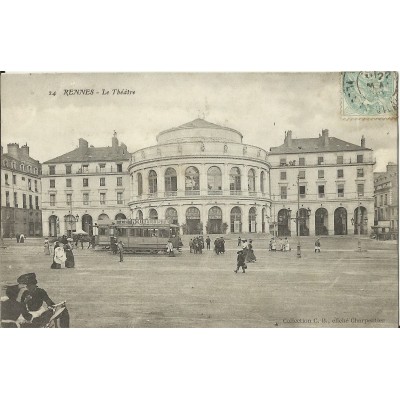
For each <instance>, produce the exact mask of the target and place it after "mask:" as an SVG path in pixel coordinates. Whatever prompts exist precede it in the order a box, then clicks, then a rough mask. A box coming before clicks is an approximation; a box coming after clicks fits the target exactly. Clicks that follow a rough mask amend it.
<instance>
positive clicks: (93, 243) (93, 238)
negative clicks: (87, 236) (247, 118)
mask: <svg viewBox="0 0 400 400" xmlns="http://www.w3.org/2000/svg"><path fill="white" fill-rule="evenodd" d="M91 240H92V249H94V248H96V236H94V235H92V237H91Z"/></svg>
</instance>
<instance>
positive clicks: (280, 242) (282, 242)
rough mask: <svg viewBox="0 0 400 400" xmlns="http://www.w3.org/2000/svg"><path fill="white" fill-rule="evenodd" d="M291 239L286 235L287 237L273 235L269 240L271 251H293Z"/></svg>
mask: <svg viewBox="0 0 400 400" xmlns="http://www.w3.org/2000/svg"><path fill="white" fill-rule="evenodd" d="M291 250H292V249H291V247H290V243H289V239H288V238H287V237H285V239H282V238H277V237H275V236H272V238H271V239H270V241H269V251H291Z"/></svg>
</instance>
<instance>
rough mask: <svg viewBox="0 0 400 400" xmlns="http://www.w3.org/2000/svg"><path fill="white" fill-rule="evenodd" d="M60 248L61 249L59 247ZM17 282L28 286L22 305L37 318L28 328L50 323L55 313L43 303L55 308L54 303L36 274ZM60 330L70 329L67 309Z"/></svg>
mask: <svg viewBox="0 0 400 400" xmlns="http://www.w3.org/2000/svg"><path fill="white" fill-rule="evenodd" d="M58 248H60V247H58ZM17 282H18V283H19V284H21V285H26V289H27V290H25V291H24V292H23V293H22V296H21V303H23V304H25V307H26V309H27V311H29V312H31V313H32V312H35V315H38V316H37V317H34V318H32V323H31V324H27V325H26V326H28V327H32V328H41V327H43V326H45V325H46V323H48V322H49V320H50V318H51V317H52V316H53V311H52V310H49V309H48V307H44V305H43V303H46V305H47V306H53V305H54V301H53V300H51V299H50V297H49V295H48V294H47V292H46V291H45V290H44V289H42V288H39V287H38V286H37V283H38V282H37V280H36V274H35V273H33V272H31V273H28V274H24V275H21V276H20V277H19V278H18V279H17ZM59 321H60V328H69V313H68V310H67V308H65V309H64V310H63V312H62V313H61V314H60V316H59Z"/></svg>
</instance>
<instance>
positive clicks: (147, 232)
mask: <svg viewBox="0 0 400 400" xmlns="http://www.w3.org/2000/svg"><path fill="white" fill-rule="evenodd" d="M149 236H150V233H149V230H148V229H147V228H144V229H143V237H149Z"/></svg>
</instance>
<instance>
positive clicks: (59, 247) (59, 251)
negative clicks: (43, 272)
mask: <svg viewBox="0 0 400 400" xmlns="http://www.w3.org/2000/svg"><path fill="white" fill-rule="evenodd" d="M66 260H67V256H66V255H65V251H64V247H63V244H62V243H60V242H57V244H56V246H55V247H54V259H53V264H51V267H50V268H51V269H61V266H62V264H64V263H65V261H66Z"/></svg>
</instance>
